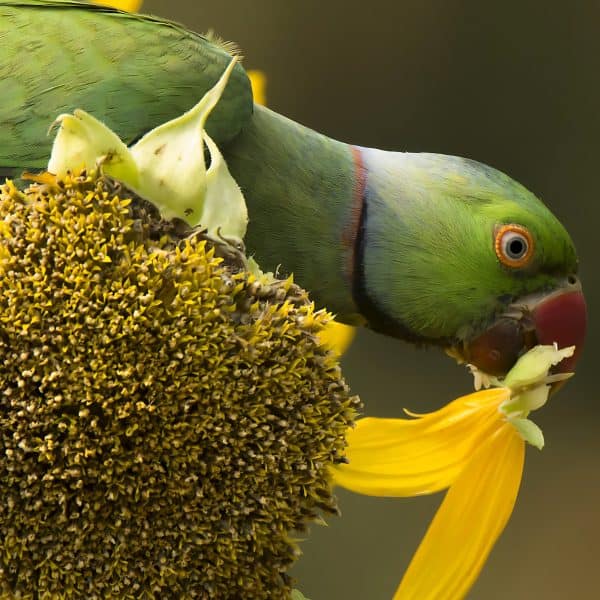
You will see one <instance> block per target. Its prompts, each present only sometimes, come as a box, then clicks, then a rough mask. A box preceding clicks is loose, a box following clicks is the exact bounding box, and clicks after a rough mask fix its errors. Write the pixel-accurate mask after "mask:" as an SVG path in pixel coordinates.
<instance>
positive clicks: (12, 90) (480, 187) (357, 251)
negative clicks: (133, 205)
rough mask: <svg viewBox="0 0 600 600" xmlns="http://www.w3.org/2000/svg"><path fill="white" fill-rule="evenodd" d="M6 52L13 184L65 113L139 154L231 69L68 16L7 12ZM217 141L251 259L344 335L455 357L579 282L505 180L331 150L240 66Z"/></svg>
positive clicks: (171, 41)
mask: <svg viewBox="0 0 600 600" xmlns="http://www.w3.org/2000/svg"><path fill="white" fill-rule="evenodd" d="M40 32H43V35H40ZM0 43H1V44H2V56H1V58H0V97H1V98H2V103H0V136H1V138H2V144H1V145H0V167H2V168H5V169H6V168H9V169H12V170H13V171H18V170H22V169H34V168H43V167H44V166H45V165H46V163H47V160H48V156H49V154H50V143H51V138H50V137H48V136H47V130H48V126H49V124H50V123H51V122H52V121H53V120H54V119H55V118H56V117H57V116H58V115H59V114H60V113H64V112H72V111H73V110H74V109H75V108H83V109H84V110H86V111H88V112H89V113H91V114H93V115H94V116H95V117H96V118H98V119H100V120H102V121H104V122H105V123H106V124H107V125H108V126H109V127H110V128H111V129H112V130H114V131H115V132H116V133H117V134H118V135H119V136H120V137H121V139H123V140H124V141H126V142H127V143H131V142H132V141H134V140H135V139H136V138H138V137H140V136H141V135H143V134H144V133H146V132H147V131H149V130H150V129H152V128H154V127H156V126H157V125H159V124H160V123H163V122H165V121H168V120H170V119H173V118H175V117H176V116H178V115H180V114H181V113H183V112H184V111H186V110H188V109H189V108H191V107H192V106H193V105H194V104H195V103H196V102H197V101H198V100H199V98H201V97H202V96H203V95H204V93H205V92H206V91H207V90H208V89H210V88H211V87H212V86H213V85H214V83H215V82H216V81H217V79H218V78H219V76H220V75H221V73H222V72H223V70H224V68H225V66H226V64H227V63H228V62H229V60H230V53H229V52H228V51H227V49H224V48H223V47H222V44H218V45H215V44H214V43H211V41H210V40H208V39H206V38H204V37H202V36H200V35H198V34H195V33H192V32H189V31H187V30H186V29H184V28H183V27H181V26H180V25H177V24H175V23H172V22H168V21H164V20H161V19H157V18H153V17H145V16H139V15H133V14H127V13H123V12H120V11H116V10H112V9H108V8H105V7H94V6H90V5H81V4H79V3H75V2H70V1H65V2H58V1H44V0H37V1H36V0H30V1H22V2H6V1H1V0H0ZM23 57H27V60H23ZM208 132H209V134H210V135H211V136H212V137H213V139H214V140H215V141H216V142H217V144H218V145H219V147H220V148H221V150H222V152H223V155H224V156H225V158H226V160H227V163H228V165H229V168H230V171H231V173H232V175H233V176H234V178H235V179H236V181H237V182H238V183H239V185H240V187H241V188H242V191H243V193H244V195H245V197H246V200H247V202H248V208H249V215H250V224H249V230H248V234H247V243H248V248H249V250H250V251H251V252H252V253H253V254H255V256H256V258H257V259H258V261H259V263H260V264H261V265H262V266H263V267H265V268H269V269H276V268H278V267H279V266H280V267H281V270H283V271H286V272H293V273H294V274H295V277H296V280H297V281H298V282H299V283H300V284H301V285H303V286H304V287H306V288H307V289H309V290H311V292H312V294H313V296H314V298H315V299H316V300H317V301H318V303H319V304H321V305H325V306H327V307H328V308H330V309H331V310H333V311H335V312H336V313H338V315H339V317H340V319H341V320H344V321H346V322H352V323H361V322H363V323H364V322H367V323H368V324H369V325H370V326H371V327H373V328H374V329H378V330H380V331H383V332H384V333H387V334H390V335H396V336H398V337H403V338H405V339H408V340H412V341H418V342H430V343H437V344H449V343H452V341H454V340H457V339H460V340H462V339H467V338H469V337H472V336H473V335H475V334H476V333H477V332H478V331H481V330H482V329H483V328H484V327H485V326H486V325H487V324H489V323H490V322H491V321H492V320H493V319H494V318H495V316H496V315H497V314H498V313H499V312H501V311H502V310H503V309H504V308H505V307H506V305H507V304H508V303H509V302H511V301H513V300H515V299H517V298H519V297H520V296H522V295H523V294H526V293H529V292H532V291H538V290H546V289H552V288H556V287H558V286H559V285H561V282H563V281H564V279H565V278H566V277H567V276H569V275H570V274H572V273H574V272H575V271H576V269H577V259H576V255H575V250H574V247H573V244H572V242H571V240H570V238H569V236H568V234H567V232H566V231H565V230H564V228H563V227H562V225H561V224H560V223H559V222H558V221H557V220H556V218H555V217H554V216H553V215H552V214H551V213H550V211H548V209H547V208H546V207H545V206H544V205H543V204H542V203H541V202H540V201H539V200H538V199H537V198H535V196H533V194H531V193H530V192H528V191H527V190H526V189H525V188H523V187H522V186H521V185H519V184H518V183H516V182H515V181H513V180H512V179H510V178H509V177H507V176H506V175H504V174H502V173H499V172H498V171H496V170H494V169H491V168H490V167H486V166H484V165H481V164H479V163H476V162H473V161H469V160H465V159H460V158H456V157H451V156H441V155H432V154H406V153H394V152H382V151H378V150H371V149H366V148H356V147H352V146H349V145H347V144H343V143H341V142H336V141H334V140H331V139H329V138H327V137H325V136H323V135H321V134H318V133H317V132H314V131H311V130H310V129H307V128H305V127H302V126H301V125H299V124H297V123H294V122H293V121H290V120H289V119H286V118H285V117H282V116H280V115H277V114H275V113H273V112H271V111H269V110H267V109H264V108H262V107H253V104H252V97H251V90H250V85H249V81H248V79H247V77H246V74H245V73H244V71H243V69H242V68H241V67H239V66H237V67H236V69H235V72H234V73H233V76H232V78H231V81H230V83H229V85H228V86H227V88H226V90H225V93H224V95H223V98H222V100H221V102H220V103H219V105H218V106H217V108H216V109H215V111H214V112H213V113H212V115H211V118H210V119H209V122H208ZM512 222H515V223H520V224H522V225H524V226H526V227H528V228H529V229H530V231H531V232H532V235H533V236H534V238H535V241H536V258H535V260H534V261H532V263H531V264H530V265H529V266H528V267H527V268H526V269H516V270H515V269H512V270H511V269H507V268H506V267H503V266H502V265H501V264H500V262H499V261H498V259H497V257H496V255H495V252H494V244H493V232H494V227H496V226H497V225H498V224H502V223H512Z"/></svg>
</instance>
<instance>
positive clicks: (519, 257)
mask: <svg viewBox="0 0 600 600" xmlns="http://www.w3.org/2000/svg"><path fill="white" fill-rule="evenodd" d="M494 250H495V251H496V256H497V257H498V260H499V261H500V262H501V263H502V264H503V265H504V266H506V267H511V268H513V269H519V268H521V267H526V266H527V265H528V264H529V263H530V261H531V259H532V257H533V252H534V250H535V242H534V240H533V236H532V235H531V233H530V232H529V230H528V229H526V228H525V227H523V226H522V225H515V224H510V225H500V226H499V227H497V228H496V231H495V233H494Z"/></svg>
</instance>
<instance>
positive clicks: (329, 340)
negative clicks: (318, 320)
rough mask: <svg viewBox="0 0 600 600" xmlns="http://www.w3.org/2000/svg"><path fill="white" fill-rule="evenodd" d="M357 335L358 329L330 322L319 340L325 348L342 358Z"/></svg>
mask: <svg viewBox="0 0 600 600" xmlns="http://www.w3.org/2000/svg"><path fill="white" fill-rule="evenodd" d="M355 335H356V329H355V328H354V327H351V326H350V325H344V324H343V323H338V322H337V321H329V323H327V325H326V326H325V328H324V329H323V330H322V331H321V332H320V333H319V339H320V340H321V344H323V346H326V347H327V348H329V349H330V350H332V351H333V352H335V353H336V354H337V355H338V356H341V355H342V354H344V352H346V350H347V349H348V346H350V344H351V343H352V340H353V339H354V336H355Z"/></svg>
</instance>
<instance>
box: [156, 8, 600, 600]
mask: <svg viewBox="0 0 600 600" xmlns="http://www.w3.org/2000/svg"><path fill="white" fill-rule="evenodd" d="M144 10H145V11H146V12H150V13H155V14H158V15H162V16H165V17H169V18H171V19H174V20H177V21H181V22H183V23H185V24H186V25H188V26H189V27H190V28H192V29H195V30H197V31H206V30H207V29H209V28H212V29H214V30H215V31H216V32H217V33H219V34H220V35H221V36H222V37H224V38H225V39H228V40H234V41H236V42H237V43H238V44H239V45H240V47H241V48H242V50H243V53H244V55H245V57H246V59H245V64H246V66H247V67H252V68H261V69H263V70H264V71H266V72H267V74H268V77H269V87H268V102H269V106H270V107H271V108H273V109H274V110H277V111H278V112H281V113H283V114H285V115H287V116H289V117H291V118H293V119H295V120H297V121H299V122H301V123H304V124H306V125H309V126H311V127H313V128H314V129H317V130H319V131H321V132H323V133H326V134H328V135H330V136H332V137H335V138H338V139H341V140H344V141H348V142H353V143H357V144H360V145H364V146H376V147H379V148H385V149H394V150H411V151H429V152H442V153H446V154H458V155H462V156H467V157H470V158H475V159H477V160H480V161H483V162H486V163H488V164H490V165H493V166H494V167H497V168H499V169H500V170H502V171H505V172H506V173H509V174H510V175H512V176H513V177H515V178H516V179H518V180H519V181H521V182H522V183H523V184H525V185H526V186H527V187H528V188H530V189H531V190H533V191H534V192H536V193H537V194H538V195H539V196H540V197H541V198H542V199H543V200H544V201H545V202H546V203H547V204H548V205H549V206H550V207H551V209H552V210H553V211H554V212H555V214H556V215H557V216H558V217H559V218H560V219H561V220H562V222H563V223H564V224H565V226H566V227H567V229H568V230H569V231H570V232H571V234H572V236H573V238H574V240H575V243H576V245H577V247H578V250H579V254H580V259H581V275H582V279H583V283H584V287H585V291H586V294H587V299H588V305H589V310H590V316H591V322H590V330H589V337H588V342H587V350H586V352H585V354H584V356H583V358H582V360H581V363H580V365H579V369H578V373H577V377H576V378H575V380H574V381H573V382H572V383H569V385H568V386H566V387H565V388H564V389H563V390H562V391H561V393H560V394H559V395H558V396H556V397H554V398H552V399H551V402H550V404H549V405H548V406H547V407H546V408H545V410H543V411H541V412H540V413H537V414H536V421H537V422H538V423H539V424H540V425H541V426H542V427H543V429H544V432H545V436H546V443H547V446H546V448H545V449H544V451H543V452H541V453H540V452H538V451H537V450H535V449H532V448H529V449H528V452H527V460H526V466H525V477H524V480H523V484H522V488H521V493H520V497H519V500H518V503H517V507H516V510H515V513H514V514H513V518H512V519H511V521H510V523H509V526H508V528H507V530H506V531H505V533H504V535H503V536H502V538H501V540H500V542H499V543H498V545H497V546H496V548H495V550H494V551H493V553H492V556H491V558H490V560H489V561H488V564H487V565H486V567H485V569H484V572H483V574H482V576H481V578H480V580H479V582H478V583H477V584H476V586H475V588H474V589H473V591H472V593H471V595H470V598H477V599H482V600H500V599H506V598H511V599H512V600H524V599H538V598H544V599H546V600H553V599H557V600H558V599H560V600H562V599H566V598H578V599H587V598H590V599H592V598H598V597H600V592H599V591H598V583H597V579H598V573H597V571H596V569H597V568H598V566H597V565H598V562H599V558H600V517H599V507H600V473H599V469H598V465H599V462H600V460H599V459H600V410H599V409H598V407H597V406H596V402H597V397H598V393H597V388H598V384H597V383H596V382H595V381H594V377H595V375H594V372H596V373H598V371H597V369H599V363H597V362H596V360H597V359H596V352H597V351H596V349H595V348H596V347H597V346H598V345H599V344H600V336H599V331H598V325H597V321H596V320H595V317H594V315H595V314H596V312H597V310H596V309H597V308H598V306H599V304H600V298H599V295H600V285H599V281H598V275H597V273H598V270H597V263H596V261H597V260H598V259H597V257H598V250H597V246H596V244H597V243H598V242H599V240H600V235H598V233H597V232H596V228H597V227H598V226H599V224H600V218H599V217H600V209H599V207H598V202H599V200H600V199H599V198H598V175H599V174H600V165H599V164H598V160H599V158H600V152H599V151H598V142H599V140H600V119H599V118H598V107H599V106H600V74H599V68H598V67H599V63H600V35H599V34H600V3H597V2H574V3H558V2H556V3H555V2H550V3H546V2H527V1H525V2H523V1H521V2H510V1H503V2H481V0H479V1H460V0H450V1H443V0H438V1H436V2H433V1H420V2H417V1H412V2H408V1H394V2H393V1H387V2H386V1H383V0H371V1H370V2H356V1H353V0H347V1H345V2H341V1H338V0H321V1H320V2H319V1H316V0H304V1H302V2H298V1H291V0H252V1H248V0H232V1H225V0H219V1H213V2H208V1H202V0H188V1H186V0H170V1H166V0H147V1H146V3H145V6H144ZM157 83H158V82H157ZM344 370H345V375H346V378H347V379H348V381H349V383H350V384H351V386H352V387H353V389H354V391H355V392H356V393H358V394H360V396H361V397H362V400H363V402H364V404H365V410H366V412H368V413H369V414H376V415H386V416H398V415H400V413H401V409H402V407H405V406H406V407H410V408H412V409H414V410H416V411H424V410H426V409H429V408H432V407H435V406H438V405H440V404H442V403H444V402H446V401H448V400H450V399H452V398H454V397H456V396H457V395H459V394H462V393H465V392H467V391H469V389H470V386H471V380H470V378H469V377H468V376H467V374H466V372H465V371H463V369H461V368H460V367H457V366H456V365H455V364H454V363H453V362H452V361H451V360H449V359H448V358H446V357H445V356H443V355H442V354H440V353H439V352H437V351H433V350H431V351H422V350H421V351H417V350H414V349H413V348H412V347H410V346H408V345H406V344H404V343H402V342H399V341H395V340H389V339H386V338H384V337H381V336H377V335H374V334H371V333H369V332H367V331H361V332H360V334H359V336H358V338H357V341H356V342H355V343H354V345H353V347H352V348H351V349H350V351H349V352H348V354H347V356H346V357H345V358H344ZM339 499H340V505H341V509H342V512H343V518H342V519H330V521H329V522H330V525H329V527H326V528H325V527H318V526H314V527H313V528H312V532H311V536H310V538H309V539H308V540H307V541H306V542H305V543H304V544H303V545H302V548H303V551H304V556H303V558H302V559H301V560H300V562H299V563H298V565H297V567H296V568H295V569H294V574H295V576H296V577H297V578H298V579H299V582H300V587H301V589H302V590H303V591H304V593H305V594H306V595H307V596H308V597H309V598H311V600H336V599H344V600H355V599H360V600H362V599H369V600H371V599H373V600H378V599H382V600H383V599H388V598H391V596H392V594H393V592H394V590H395V588H396V585H397V584H398V582H399V581H400V578H401V575H402V573H403V571H404V569H405V568H406V566H407V564H408V562H409V560H410V557H411V556H412V553H413V552H414V550H415V549H416V547H417V545H418V543H419V540H420V539H421V537H422V535H423V533H424V531H425V529H426V527H427V525H428V523H429V520H430V519H431V517H432V516H433V514H434V512H435V509H436V507H437V505H438V503H439V501H440V499H441V496H439V495H438V496H434V497H428V498H416V499H411V500H400V499H373V498H367V497H362V496H356V495H352V494H347V493H340V494H339Z"/></svg>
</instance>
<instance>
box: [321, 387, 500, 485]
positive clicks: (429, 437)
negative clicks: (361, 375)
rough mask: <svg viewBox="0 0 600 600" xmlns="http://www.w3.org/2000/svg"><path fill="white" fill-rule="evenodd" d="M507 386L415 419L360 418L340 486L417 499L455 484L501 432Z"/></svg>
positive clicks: (337, 476) (337, 472)
mask: <svg viewBox="0 0 600 600" xmlns="http://www.w3.org/2000/svg"><path fill="white" fill-rule="evenodd" d="M509 394H510V391H509V390H508V389H506V388H494V389H489V390H482V391H480V392H476V393H474V394H469V395H468V396H463V397H461V398H458V399H456V400H454V401H453V402H450V403H449V404H448V405H446V406H445V407H444V408H442V409H440V410H438V411H435V412H433V413H429V414H427V415H423V416H419V417H417V418H415V419H377V418H365V419H360V420H359V421H358V422H357V424H356V428H355V429H352V430H350V431H349V433H348V436H347V441H348V448H347V451H346V458H347V459H348V461H349V463H348V464H343V465H338V466H336V467H335V468H334V469H333V470H332V475H333V481H334V483H335V484H337V485H340V486H342V487H345V488H347V489H349V490H352V491H355V492H360V493H362V494H368V495H373V496H415V495H418V494H429V493H432V492H436V491H439V490H442V489H445V488H447V487H448V486H450V485H451V484H452V483H453V482H454V481H455V479H456V478H457V477H458V476H459V474H460V473H461V471H462V470H463V469H464V466H465V462H466V461H467V459H468V458H469V457H470V456H471V455H472V453H473V452H475V451H477V450H478V448H479V446H480V445H481V444H483V443H484V441H485V440H486V439H487V438H488V437H489V436H490V435H491V434H492V433H493V432H494V431H495V430H496V429H497V428H498V426H499V423H501V422H502V421H501V419H503V415H502V414H501V413H500V412H499V411H498V406H499V404H500V403H501V402H503V401H505V400H506V399H507V398H508V397H509Z"/></svg>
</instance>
